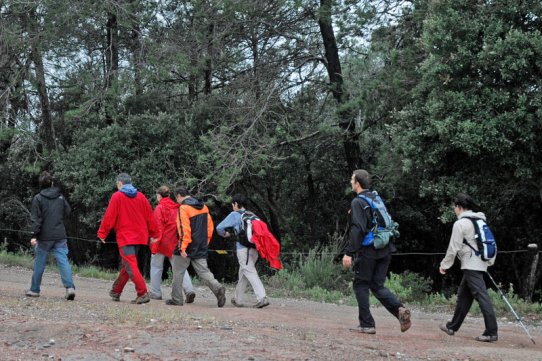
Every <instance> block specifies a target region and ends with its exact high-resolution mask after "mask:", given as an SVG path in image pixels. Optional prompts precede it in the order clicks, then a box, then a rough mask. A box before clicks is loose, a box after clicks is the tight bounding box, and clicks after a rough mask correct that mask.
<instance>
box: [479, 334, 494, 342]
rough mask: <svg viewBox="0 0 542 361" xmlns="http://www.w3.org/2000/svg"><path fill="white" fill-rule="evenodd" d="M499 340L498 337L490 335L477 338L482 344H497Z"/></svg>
mask: <svg viewBox="0 0 542 361" xmlns="http://www.w3.org/2000/svg"><path fill="white" fill-rule="evenodd" d="M498 339H499V338H498V337H497V336H490V335H482V336H477V337H476V338H475V340H476V341H480V342H495V341H497V340H498Z"/></svg>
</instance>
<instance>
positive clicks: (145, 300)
mask: <svg viewBox="0 0 542 361" xmlns="http://www.w3.org/2000/svg"><path fill="white" fill-rule="evenodd" d="M149 302H151V298H150V297H149V294H148V293H145V294H143V295H141V296H137V298H136V299H135V300H132V301H130V303H133V304H135V305H140V304H142V303H149Z"/></svg>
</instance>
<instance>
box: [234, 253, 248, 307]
mask: <svg viewBox="0 0 542 361" xmlns="http://www.w3.org/2000/svg"><path fill="white" fill-rule="evenodd" d="M236 253H237V261H238V262H239V280H238V281H237V285H236V286H235V295H234V298H235V300H236V301H237V303H239V304H243V303H244V299H245V291H246V289H247V285H248V279H247V277H246V276H245V272H244V268H245V267H246V264H247V257H248V248H245V247H243V248H238V249H237V252H236Z"/></svg>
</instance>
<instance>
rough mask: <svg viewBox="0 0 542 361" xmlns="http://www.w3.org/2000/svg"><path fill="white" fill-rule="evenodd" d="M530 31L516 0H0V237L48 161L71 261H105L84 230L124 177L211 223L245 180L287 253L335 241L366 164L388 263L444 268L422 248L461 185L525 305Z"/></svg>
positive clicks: (533, 223)
mask: <svg viewBox="0 0 542 361" xmlns="http://www.w3.org/2000/svg"><path fill="white" fill-rule="evenodd" d="M541 31H542V3H541V2H540V1H528V0H456V1H444V0H414V1H399V0H397V1H395V0H378V1H372V0H357V1H355V0H335V1H333V0H319V1H317V0H269V1H260V0H221V1H219V0H198V1H183V0H153V1H143V0H101V1H66V0H40V1H33V0H29V1H17V0H3V1H0V116H1V118H0V119H1V121H0V148H1V152H0V184H1V190H0V229H1V231H0V234H1V236H2V239H3V240H4V241H5V242H7V247H8V249H10V250H12V251H15V250H19V249H23V250H24V249H29V247H30V245H29V242H28V240H29V235H28V234H27V233H26V232H27V231H28V230H29V229H30V216H29V208H30V203H31V199H32V196H33V195H34V194H35V193H37V192H38V185H37V177H38V175H39V173H40V172H41V171H43V170H50V171H51V172H53V174H54V176H55V179H56V180H57V182H59V183H60V184H61V185H62V187H63V190H64V193H65V194H66V196H67V197H68V199H69V201H70V203H71V205H72V207H73V210H74V212H73V213H72V215H71V216H70V219H69V220H68V222H67V227H68V230H69V234H70V237H71V242H70V257H71V258H72V259H73V261H74V262H75V263H76V264H84V263H93V264H97V265H101V266H105V267H111V266H112V265H113V266H114V265H115V262H116V255H115V246H114V245H113V244H109V245H106V246H101V245H100V244H99V242H96V241H97V239H96V230H97V228H98V225H99V222H100V220H101V217H102V215H103V213H104V210H105V208H106V206H107V203H108V200H109V198H110V196H111V194H112V193H113V191H114V190H115V184H114V181H115V177H116V175H117V174H118V173H120V172H127V173H129V174H130V175H131V176H132V178H133V179H134V185H135V186H136V187H137V188H138V189H139V190H141V191H142V192H143V193H145V194H146V195H147V197H148V198H149V200H151V202H153V204H155V199H154V194H155V189H156V188H157V187H158V186H160V185H162V184H168V185H175V184H186V185H187V186H188V187H189V188H190V189H191V190H192V191H193V192H194V194H195V195H197V196H198V197H201V198H203V199H204V200H205V201H206V202H207V204H208V205H209V207H210V209H211V212H212V215H213V216H214V218H215V220H216V221H220V220H221V219H222V218H223V217H224V216H225V215H226V214H227V212H229V211H230V204H229V199H230V197H231V195H232V194H233V193H235V192H243V193H246V194H247V195H248V196H249V198H250V201H251V207H250V208H251V209H253V210H254V211H255V212H256V213H258V214H259V215H260V216H262V217H263V218H264V219H265V220H266V221H267V223H268V224H269V226H270V229H271V230H272V231H273V233H274V234H275V235H276V236H277V238H279V239H280V241H281V244H282V250H283V252H284V253H285V254H286V253H293V254H295V253H296V252H307V251H308V250H309V249H317V248H320V247H322V248H323V247H326V246H329V245H332V244H337V243H340V242H341V240H342V238H343V235H344V232H345V226H346V214H347V211H348V208H349V204H350V201H351V199H352V193H351V190H350V183H349V180H350V176H351V174H352V170H354V169H357V168H364V169H367V170H368V171H369V172H371V174H373V177H374V189H376V190H378V192H379V194H381V195H382V197H383V198H384V199H385V201H386V203H387V206H388V209H389V210H390V212H391V213H392V215H393V216H394V219H395V220H396V221H397V222H398V223H399V224H400V231H401V237H400V238H399V240H398V241H397V248H398V255H397V256H396V257H395V258H394V261H393V265H392V271H394V272H403V271H406V270H408V271H412V272H417V273H421V274H423V275H424V276H428V277H431V278H433V279H434V280H435V283H434V287H435V288H442V287H445V286H446V285H444V284H443V282H451V281H450V279H448V280H447V281H443V280H442V278H441V277H438V276H437V272H438V269H437V268H438V263H439V262H440V258H441V257H442V255H435V253H443V252H445V250H446V247H447V244H448V241H449V236H450V232H451V225H452V222H453V220H454V217H455V215H454V213H453V210H452V207H451V206H450V205H451V199H452V197H453V196H454V195H455V194H456V193H458V192H466V193H469V194H470V195H472V196H473V197H474V198H475V199H477V200H478V202H479V203H480V205H481V208H482V210H483V211H484V212H485V213H486V215H487V218H488V221H489V224H490V225H491V227H492V229H493V231H494V233H495V235H496V238H497V240H498V247H499V251H500V255H499V256H498V259H497V264H496V266H495V267H493V273H494V275H496V277H497V278H498V279H499V280H500V281H501V282H503V283H507V282H511V283H513V284H514V285H515V289H516V290H518V291H519V292H520V294H521V295H522V296H523V297H525V298H527V299H532V300H540V298H541V297H542V295H541V273H542V266H541V265H540V264H539V263H540V261H538V259H537V258H535V257H536V254H533V253H529V252H527V245H528V244H531V243H534V244H538V245H540V243H541V238H540V234H541V233H542V157H541V156H540V149H542V119H541V118H542V33H541ZM113 241H114V240H113ZM227 246H228V245H227V244H225V243H224V241H223V240H220V239H217V240H216V242H215V247H218V248H221V247H227ZM230 246H231V245H230ZM422 253H426V254H422ZM215 258H216V257H215ZM533 258H535V262H534V264H533ZM224 259H226V258H221V259H218V258H217V259H215V260H212V261H213V262H215V264H219V263H221V262H222V264H224V261H222V260H224ZM227 260H228V262H230V263H232V264H234V263H233V260H232V259H231V258H227ZM536 262H538V264H537V263H536ZM536 266H538V267H537V268H536ZM215 267H218V266H215ZM456 268H457V266H456ZM452 282H453V281H452Z"/></svg>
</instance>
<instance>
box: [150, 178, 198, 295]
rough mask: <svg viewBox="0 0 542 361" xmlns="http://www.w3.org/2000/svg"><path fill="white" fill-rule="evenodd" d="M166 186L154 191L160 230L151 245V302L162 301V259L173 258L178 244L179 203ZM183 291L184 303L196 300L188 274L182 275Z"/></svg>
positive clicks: (156, 218)
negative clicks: (174, 199) (158, 235)
mask: <svg viewBox="0 0 542 361" xmlns="http://www.w3.org/2000/svg"><path fill="white" fill-rule="evenodd" d="M169 195H170V191H169V187H168V186H161V187H160V188H158V189H157V190H156V199H157V200H158V205H157V206H156V208H155V209H154V212H153V214H154V219H155V220H156V224H157V225H158V229H159V230H160V237H158V241H156V242H155V243H151V245H150V248H151V253H152V256H151V290H150V298H151V299H153V300H161V299H162V290H161V289H160V284H161V283H162V273H163V271H164V259H165V258H166V257H167V258H169V259H170V260H171V259H172V257H173V251H174V250H175V247H176V246H177V243H178V242H179V235H178V234H177V224H176V219H177V213H178V212H179V203H176V202H174V201H173V200H172V199H171V198H170V197H169ZM183 290H184V294H185V297H186V299H185V302H186V303H192V302H194V299H195V298H196V293H195V292H194V286H193V285H192V280H191V279H190V275H189V274H188V272H185V273H184V278H183Z"/></svg>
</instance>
